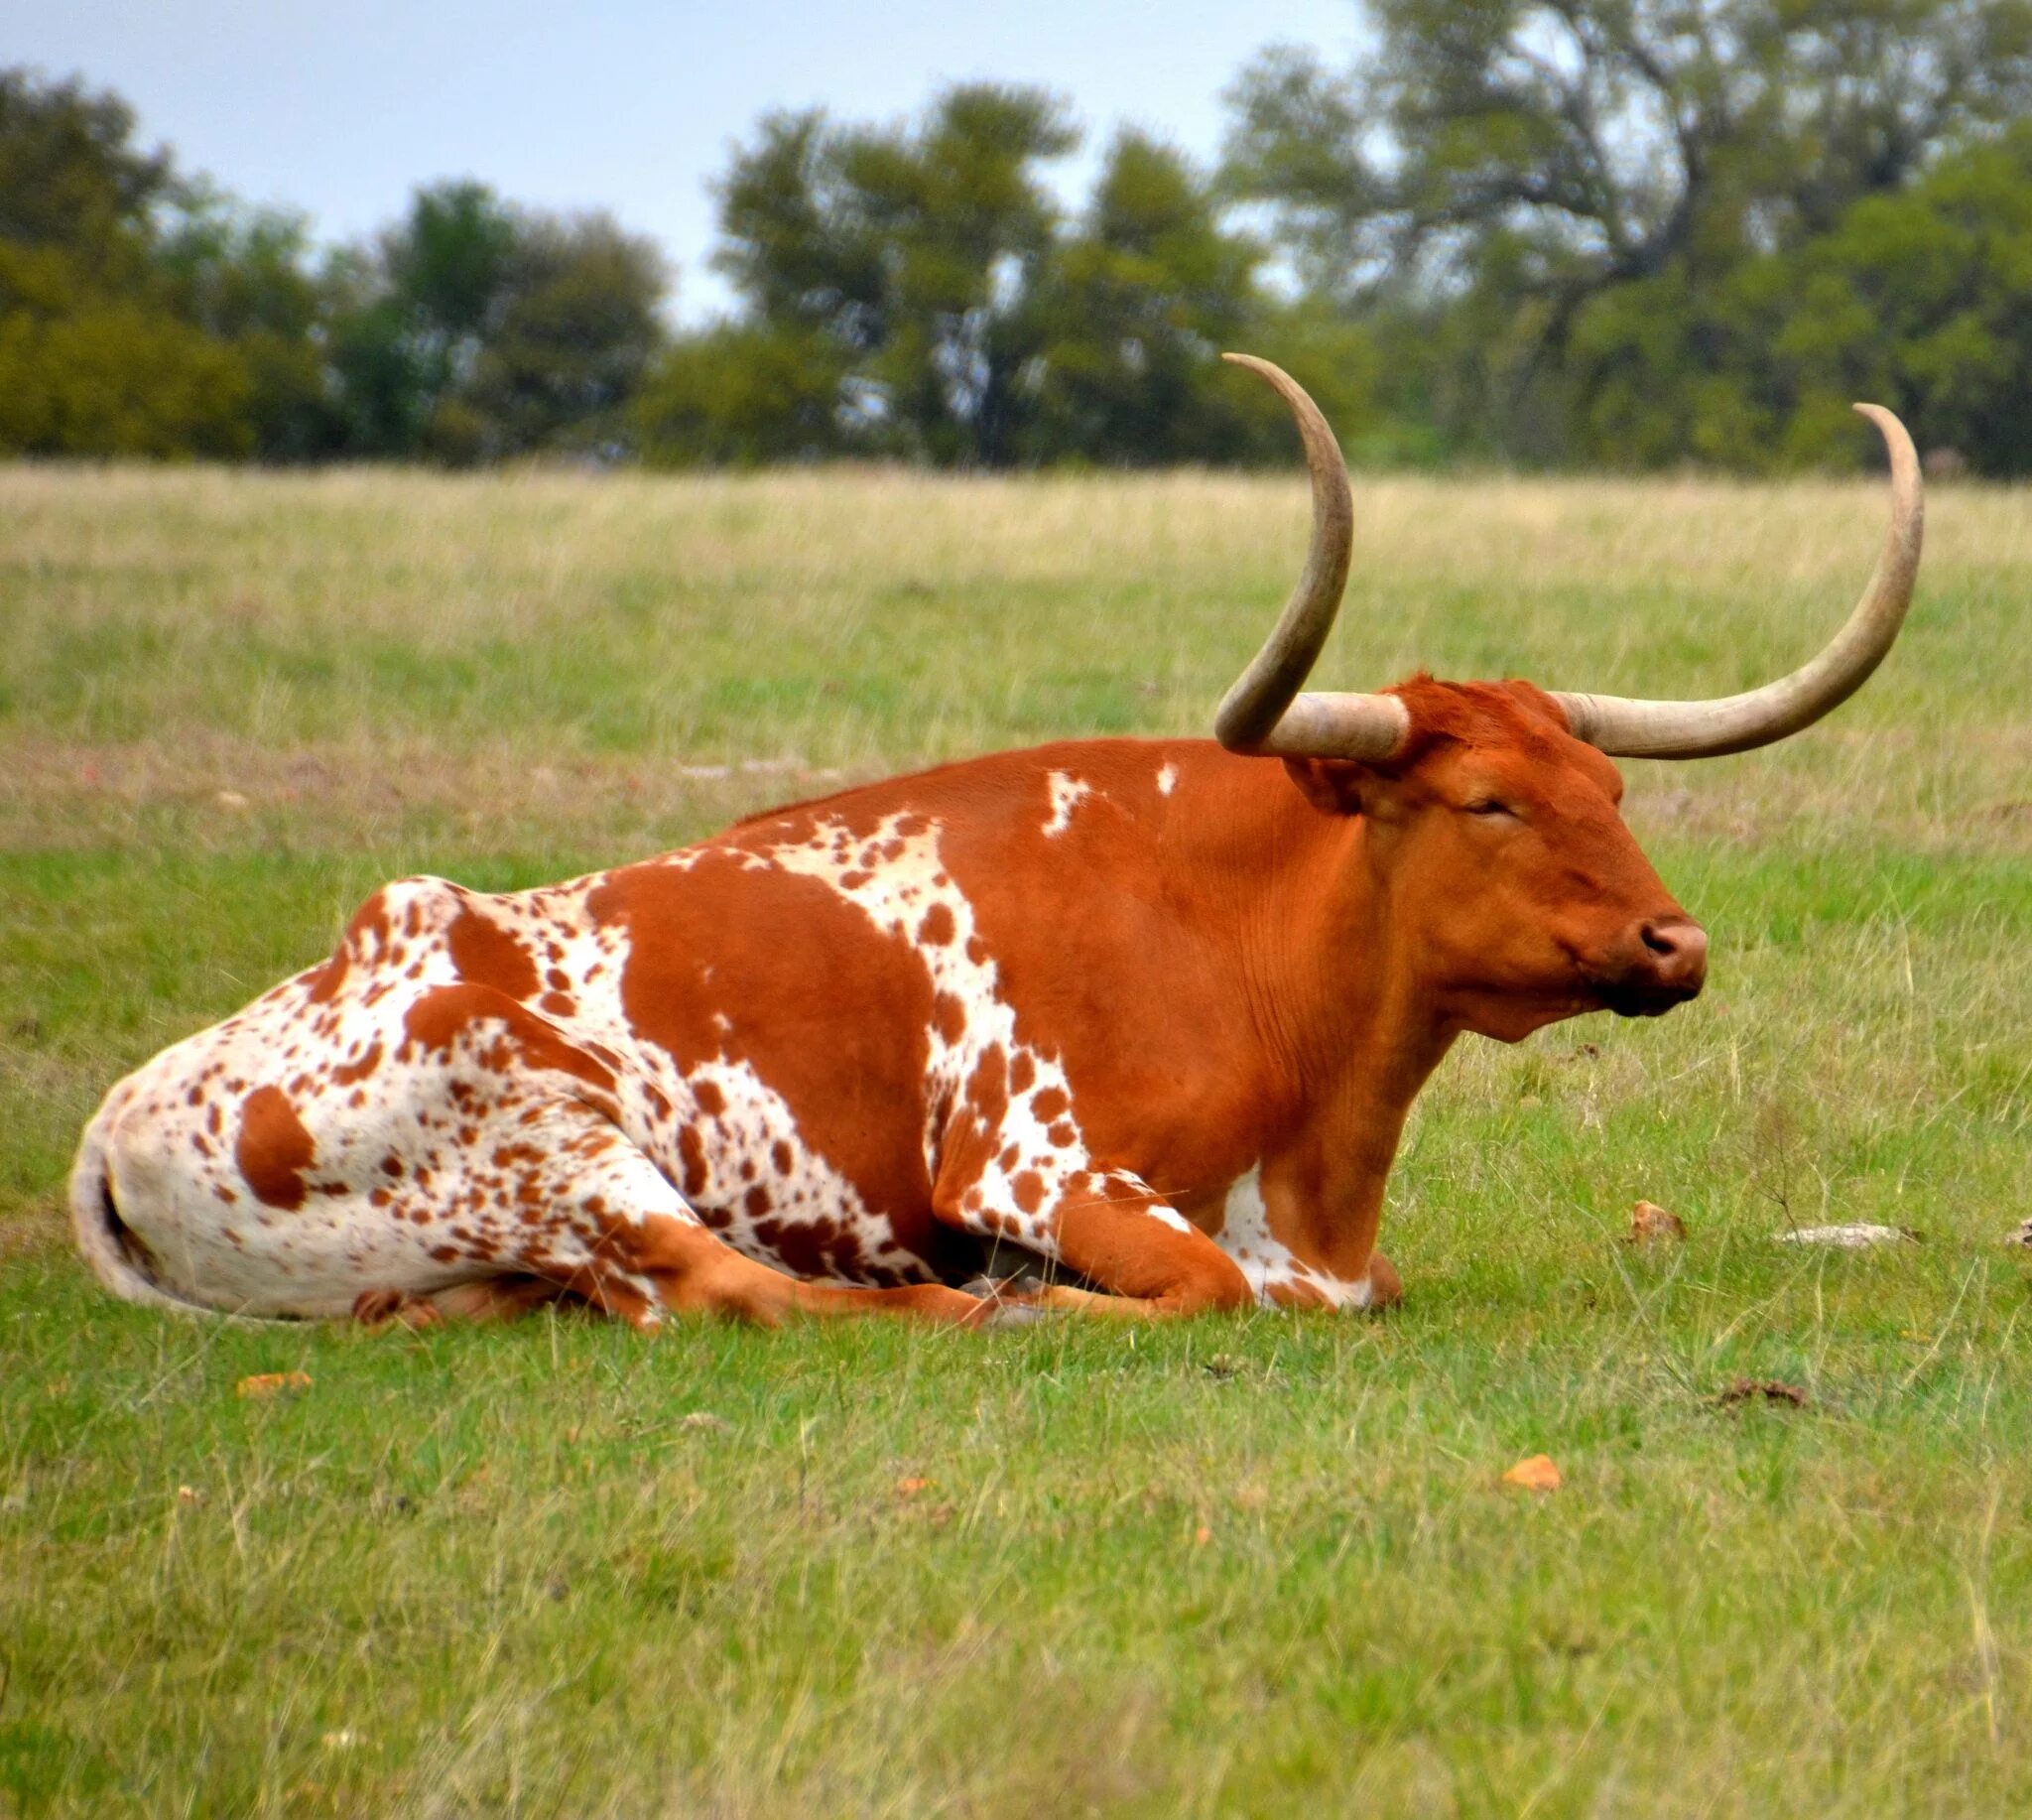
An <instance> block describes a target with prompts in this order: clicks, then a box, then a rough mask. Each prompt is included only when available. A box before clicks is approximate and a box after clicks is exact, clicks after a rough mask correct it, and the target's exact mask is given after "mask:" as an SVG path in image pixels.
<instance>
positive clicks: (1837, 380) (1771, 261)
mask: <svg viewBox="0 0 2032 1820" xmlns="http://www.w3.org/2000/svg"><path fill="white" fill-rule="evenodd" d="M2028 306H2032V125H2020V126H2018V127H2016V128H2014V129H2012V130H2011V131H2010V132H2009V133H2008V134H2006V135H2004V136H2003V137H2001V138H1999V139H1996V140H1988V141H1983V142H1979V143H1977V144H1975V145H1972V146H1969V147H1967V148H1965V149H1964V150H1962V151H1959V152H1956V153H1953V154H1951V155H1949V156H1947V157H1945V158H1944V159H1943V160H1942V161H1941V162H1940V163H1939V165H1937V166H1936V167H1935V168H1934V169H1933V170H1932V171H1931V172H1929V173H1928V174H1927V176H1926V177H1925V178H1923V179H1922V180H1921V181H1920V182H1918V183H1916V184H1914V185H1912V186H1910V187H1909V188H1907V189H1906V190H1904V191H1902V192H1900V193H1898V194H1896V195H1869V196H1864V197H1862V198H1861V199H1859V200H1857V201H1855V202H1853V203H1851V204H1850V205H1849V207H1848V209H1847V211H1846V212H1845V213H1844V214H1843V215H1842V216H1841V217H1840V218H1839V219H1838V220H1837V221H1836V222H1835V224H1834V226H1833V227H1832V229H1831V230H1830V231H1829V232H1827V233H1825V234H1822V235H1819V236H1816V237H1815V238H1813V239H1811V240H1809V241H1807V242H1805V243H1804V244H1803V245H1801V246H1799V247H1797V248H1794V249H1789V250H1786V251H1782V252H1773V253H1767V254H1761V255H1758V256H1755V257H1753V258H1750V259H1746V260H1744V261H1743V262H1741V263H1740V264H1739V265H1738V266H1736V267H1735V268H1733V269H1732V270H1731V271H1730V272H1728V273H1727V274H1726V275H1725V277H1723V278H1722V279H1720V280H1719V281H1717V282H1715V283H1713V284H1710V285H1707V286H1704V287H1699V288H1695V287H1692V286H1690V285H1689V283H1688V282H1687V278H1686V275H1685V273H1684V272H1683V271H1680V270H1674V271H1670V272H1668V273H1666V274H1663V275H1661V276H1660V277H1659V278H1657V279H1654V280H1651V281H1648V282H1647V283H1645V284H1642V285H1635V286H1629V287H1625V288H1623V289H1622V290H1619V291H1617V292H1615V293H1612V294H1609V295H1606V296H1604V297H1601V298H1599V299H1597V300H1596V301H1595V302H1594V303H1593V304H1591V305H1590V306H1589V307H1588V309H1587V310H1586V311H1584V312H1583V313H1582V316H1581V318H1580V320H1579V322H1578V323H1577V325H1576V327H1575V331H1574V337H1573V341H1574V347H1573V358H1574V366H1575V372H1576V383H1577V393H1578V396H1579V398H1580V400H1581V414H1580V421H1579V438H1578V441H1579V447H1580V452H1581V453H1582V454H1583V455H1588V456H1590V457H1592V458H1596V459H1603V458H1606V459H1617V460H1623V461H1636V462H1640V463H1641V462H1650V461H1664V460H1670V459H1675V458H1678V457H1679V456H1680V455H1684V454H1692V455H1699V456H1703V457H1705V458H1708V459H1711V460H1715V461H1719V462H1724V463H1727V464H1729V465H1732V466H1738V467H1753V468H1791V467H1801V466H1823V465H1847V464H1848V463H1849V462H1851V461H1853V460H1854V459H1855V456H1856V452H1857V451H1858V450H1859V449H1860V448H1862V447H1865V446H1866V444H1865V443H1864V441H1863V439H1861V438H1860V437H1859V436H1858V435H1857V433H1856V431H1855V428H1854V419H1853V417H1852V416H1851V415H1850V413H1849V410H1848V401H1849V400H1850V399H1853V398H1874V399H1879V400H1882V401H1883V402H1885V403H1887V404H1890V405H1892V406H1894V407H1895V408H1896V409H1897V410H1898V411H1899V412H1900V413H1901V414H1902V415H1903V416H1904V417H1905V418H1906V420H1907V422H1908V423H1909V425H1910V427H1911V429H1912V431H1913V434H1914V435H1915V437H1917V438H1918V440H1919V441H1920V444H1921V446H1922V447H1941V448H1953V449H1955V450H1957V451H1959V452H1960V453H1961V454H1962V455H1964V456H1966V457H1967V458H1968V459H1969V461H1970V462H1971V463H1972V464H1973V465H1974V466H1975V467H1977V468H1978V469H1980V470H1983V471H1986V472H1991V473H2025V472H2028V471H2032V419H2028V417H2027V414H2026V412H2025V409H2024V401H2025V399H2026V398H2027V397H2028V396H2032V307H2028Z"/></svg>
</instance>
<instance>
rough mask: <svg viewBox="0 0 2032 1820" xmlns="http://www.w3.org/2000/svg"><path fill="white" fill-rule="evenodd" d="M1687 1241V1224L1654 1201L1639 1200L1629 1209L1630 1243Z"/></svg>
mask: <svg viewBox="0 0 2032 1820" xmlns="http://www.w3.org/2000/svg"><path fill="white" fill-rule="evenodd" d="M1686 1241H1687V1226H1686V1222H1685V1221H1684V1220H1682V1219H1681V1218H1680V1217H1679V1216H1678V1215H1677V1214H1673V1213H1668V1212H1667V1211H1666V1210H1665V1209H1664V1208H1662V1207H1660V1206H1659V1205H1658V1203H1657V1202H1656V1201H1639V1202H1638V1203H1637V1204H1636V1206H1635V1207H1633V1208H1631V1209H1630V1243H1631V1244H1633V1245H1674V1244H1685V1243H1686Z"/></svg>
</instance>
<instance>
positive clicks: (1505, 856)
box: [1214, 355, 1923, 1040]
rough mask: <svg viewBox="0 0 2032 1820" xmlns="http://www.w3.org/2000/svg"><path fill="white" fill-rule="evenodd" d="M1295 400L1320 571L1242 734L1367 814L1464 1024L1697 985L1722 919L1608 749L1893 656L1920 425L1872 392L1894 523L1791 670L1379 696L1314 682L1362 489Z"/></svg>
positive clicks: (1383, 867)
mask: <svg viewBox="0 0 2032 1820" xmlns="http://www.w3.org/2000/svg"><path fill="white" fill-rule="evenodd" d="M1228 358H1230V359H1235V360H1239V361H1241V363H1242V364H1245V365H1248V366H1250V367H1253V368H1254V369H1255V370H1256V371H1258V372H1260V373H1262V374H1263V375H1264V377H1266V378H1267V379H1269V380H1270V382H1271V383H1272V384H1273V385H1274V386H1276V387H1277V389H1278V390H1279V391H1280V392H1281V393H1282V394H1283V395H1284V397H1285V399H1286V401H1287V402H1288V403H1289V404H1290V406H1291V409H1292V412H1293V415H1294V416H1295V417H1296V419H1297V421H1298V426H1299V431H1300V434H1301V436H1302V438H1303V440H1304V442H1305V447H1306V457H1307V464H1308V466H1309V468H1310V469H1311V473H1312V481H1313V539H1312V548H1311V551H1310V553H1309V555H1308V559H1307V563H1306V568H1305V573H1304V575H1303V576H1302V577H1301V578H1300V581H1299V585H1298V586H1297V587H1296V588H1295V589H1294V591H1293V593H1292V597H1291V599H1290V601H1289V602H1288V603H1287V604H1286V606H1285V609H1284V613H1283V615H1282V617H1281V618H1280V619H1279V621H1278V623H1277V626H1276V628H1275V630H1274V631H1273V632H1272V633H1271V635H1270V638H1269V640H1268V641H1267V642H1266V643H1265V644H1264V646H1263V649H1262V650H1261V651H1260V652H1258V653H1257V655H1256V658H1255V660H1254V661H1253V662H1252V663H1251V664H1250V666H1249V668H1248V669H1247V670H1246V671H1245V672H1244V673H1243V674H1242V677H1241V679H1240V680H1239V681H1238V682H1237V683H1236V684H1235V686H1234V687H1233V688H1232V689H1231V690H1229V691H1228V693H1227V696H1226V697H1225V699H1224V700H1223V701H1222V702H1221V704H1220V708H1219V711H1218V713H1217V714H1216V715H1215V719H1214V730H1215V733H1216V735H1217V736H1218V738H1219V739H1220V742H1221V743H1222V744H1223V745H1225V746H1227V747H1228V748H1229V749H1230V750H1233V751H1239V752H1248V753H1257V754H1262V755H1264V756H1271V757H1278V758H1282V759H1283V760H1284V762H1285V765H1286V768H1287V769H1288V770H1289V771H1290V773H1291V775H1292V778H1293V780H1294V782H1296V783H1297V785H1298V787H1299V788H1300V789H1301V790H1302V791H1304V793H1305V795H1306V796H1307V798H1308V799H1309V800H1310V801H1311V802H1312V803H1313V804H1314V806H1315V807H1316V808H1318V809H1319V810H1321V811H1322V812H1323V813H1326V814H1332V815H1353V814H1359V815H1360V816H1361V817H1362V818H1363V822H1364V825H1365V836H1366V838H1365V840H1364V842H1363V844H1362V850H1363V854H1364V863H1365V864H1366V865H1367V866H1368V867H1369V868H1370V871H1371V873H1372V882H1373V884H1374V885H1375V887H1376V889H1377V891H1378V893H1379V897H1380V901H1382V902H1383V903H1384V904H1385V905H1386V906H1387V907H1388V910H1389V913H1390V922H1391V926H1392V928H1393V929H1394V930H1395V931H1396V932H1397V939H1399V940H1400V941H1402V942H1404V943H1406V944H1407V945H1408V946H1409V949H1410V953H1409V954H1408V956H1407V957H1406V958H1407V960H1408V961H1409V963H1410V966H1411V968H1412V970H1413V974H1414V975H1415V977H1416V978H1417V979H1418V981H1419V984H1420V988H1421V989H1422V990H1423V991H1425V992H1426V993H1428V994H1429V995H1430V996H1431V997H1432V999H1433V1000H1434V1002H1435V1003H1436V1005H1437V1006H1438V1008H1439V1009H1440V1010H1441V1012H1442V1014H1443V1016H1444V1017H1445V1019H1446V1020H1447V1021H1448V1022H1450V1023H1453V1024H1455V1025H1457V1026H1458V1027H1461V1028H1464V1029H1471V1030H1479V1031H1482V1032H1483V1033H1485V1034H1487V1035H1490V1036H1496V1037H1501V1038H1504V1039H1506V1040H1515V1039H1517V1038H1520V1037H1523V1036H1525V1035H1527V1034H1529V1033H1530V1032H1531V1031H1532V1030H1534V1029H1537V1028H1538V1027H1539V1026H1540V1025H1542V1024H1546V1023H1550V1022H1552V1021H1553V1020H1555V1019H1557V1018H1561V1017H1567V1016H1571V1015H1573V1014H1574V1013H1576V1012H1579V1011H1591V1010H1601V1009H1607V1010H1612V1011H1616V1012H1620V1013H1622V1014H1624V1015H1627V1016H1651V1015H1656V1014H1657V1013H1659V1012H1661V1011H1665V1010H1669V1009H1670V1008H1671V1007H1672V1006H1673V1005H1675V1004H1679V1003H1682V1002H1683V1001H1685V1000H1686V999H1689V998H1691V997H1693V996H1694V995H1695V994H1696V993H1697V992H1699V991H1700V989H1701V984H1702V981H1703V979H1704V978H1705V976H1706V974H1707V954H1708V939H1707V936H1706V934H1705V933H1704V932H1703V931H1702V929H1701V927H1700V925H1699V924H1698V923H1696V922H1695V921H1694V920H1693V918H1691V917H1690V916H1688V915H1687V913H1686V912H1685V911H1684V910H1682V909H1681V908H1680V906H1679V905H1678V904H1677V903H1676V902H1674V901H1673V898H1672V896H1671V894H1670V893H1669V892H1668V891H1667V890H1666V889H1665V886H1664V885H1663V884H1662V883H1661V882H1660V880H1659V877H1658V874H1657V873H1656V872H1655V871H1654V870H1652V867H1651V864H1650V861H1649V860H1647V859H1646V858H1645V857H1644V855H1643V853H1642V851H1641V850H1640V849H1639V848H1638V846H1637V844H1636V842H1635V841H1634V840H1633V839H1632V838H1631V835H1630V832H1629V830H1628V829H1627V828H1626V827H1625V826H1624V825H1623V821H1622V817H1621V814H1620V812H1619V809H1618V804H1619V802H1620V800H1621V797H1622V781H1621V779H1620V777H1619V776H1618V775H1617V772H1616V768H1615V766H1614V765H1613V764H1611V763H1610V762H1609V756H1608V755H1609V754H1612V753H1613V754H1626V755H1632V756H1643V757H1650V758H1699V757H1706V756H1710V755H1713V754H1716V753H1722V752H1738V751H1744V750H1747V749H1748V748H1750V747H1752V746H1758V745H1765V744H1768V743H1769V742H1771V741H1772V740H1775V739H1782V738H1784V737H1785V736H1786V735H1787V734H1788V733H1794V732H1797V731H1799V730H1800V729H1801V728H1802V727H1804V726H1808V725H1810V724H1811V723H1812V722H1813V721H1815V720H1817V719H1819V718H1820V717H1821V715H1824V714H1826V713H1828V712H1829V710H1831V709H1833V708H1835V707H1837V706H1838V705H1839V704H1840V703H1842V702H1843V701H1845V700H1846V699H1847V698H1848V697H1849V696H1850V695H1851V694H1853V693H1854V691H1855V690H1857V689H1858V688H1860V687H1861V686H1862V683H1863V682H1864V680H1865V679H1866V678H1867V677H1868V676H1869V674H1870V672H1871V671H1872V670H1874V669H1875V668H1876V666H1877V664H1878V663H1879V662H1880V661H1881V660H1882V658H1883V656H1884V654H1885V653H1886V652H1887V651H1888V650H1889V649H1890V647H1891V643H1892V641H1893V640H1894V639H1895V638H1896V637H1897V635H1898V628H1899V626H1900V625H1901V624H1902V623H1903V621H1904V617H1905V610H1906V608H1907V606H1908V605H1909V604H1910V602H1911V598H1912V586H1913V581H1914V578H1915V577H1916V575H1917V572H1918V567H1919V551H1920V540H1921V531H1922V519H1923V506H1922V500H1921V494H1920V478H1919V463H1918V459H1917V457H1916V455H1914V452H1913V448H1912V442H1911V439H1910V438H1909V437H1908V436H1907V435H1906V434H1905V430H1904V426H1903V425H1901V424H1900V423H1899V422H1898V420H1897V419H1896V418H1895V417H1893V416H1892V415H1891V414H1890V412H1888V411H1885V410H1882V409H1881V408H1879V407H1878V406H1875V405H1858V406H1857V407H1856V409H1857V410H1858V411H1861V412H1862V413H1863V414H1864V415H1865V416H1867V417H1869V418H1870V419H1871V421H1872V422H1874V423H1875V424H1876V426H1877V428H1878V430H1879V431H1880V432H1881V433H1882V435H1883V438H1884V442H1885V445H1886V447H1887V448H1888V450H1889V453H1890V460H1891V503H1892V510H1891V526H1890V530H1889V533H1888V535H1887V536H1886V539H1885V542H1884V548H1883V552H1882V555H1881V556H1880V558H1879V560H1878V563H1877V567H1876V571H1875V573H1874V574H1873V575H1872V576H1871V578H1870V581H1869V584H1868V585H1867V586H1866V587H1865V588H1864V590H1863V594H1862V598H1861V599H1860V601H1858V602H1857V604H1856V607H1855V610H1854V611H1853V612H1852V613H1851V614H1850V615H1849V617H1848V620H1847V622H1846V623H1845V624H1844V625H1843V626H1842V630H1841V631H1840V632H1838V633H1837V634H1836V635H1835V638H1834V640H1833V641H1832V642H1831V643H1830V644H1829V645H1828V646H1827V648H1826V649H1825V650H1823V651H1822V652H1821V653H1820V655H1819V656H1817V657H1815V658H1814V659H1813V660H1812V662H1810V663H1808V664H1806V665H1805V666H1804V667H1802V668H1801V669H1799V670H1797V671H1794V672H1793V673H1792V674H1791V675H1790V676H1786V677H1781V678H1780V679H1779V680H1778V681H1776V682H1773V683H1767V684H1765V685H1764V686H1763V687H1762V688H1760V689H1753V690H1749V691H1747V692H1745V693H1744V694H1742V695H1737V696H1729V697H1726V698H1723V699H1721V700H1718V701H1707V702H1650V701H1632V700H1627V699H1625V698H1622V697H1616V696H1595V695H1571V694H1548V693H1546V692H1545V691H1543V690H1539V689H1536V688H1534V687H1533V686H1532V685H1530V684H1528V683H1519V682H1508V683H1441V682H1436V681H1434V680H1433V679H1432V678H1430V677H1424V676H1421V677H1418V678H1415V679H1413V680H1412V681H1411V682H1409V683H1406V684H1402V685H1400V686H1399V687H1397V688H1395V689H1391V690H1388V691H1386V692H1384V693H1383V694H1380V695H1325V694H1310V693H1309V694H1300V693H1299V692H1300V690H1301V688H1302V686H1303V685H1304V683H1305V680H1306V677H1307V675H1308V674H1309V673H1310V671H1311V669H1312V666H1313V662H1314V660H1315V658H1317V657H1318V655H1319V652H1320V647H1321V646H1322V645H1323V644H1324V643H1325V641H1326V637H1327V634H1328V632H1329V631H1330V630H1331V629H1332V627H1333V623H1334V613H1335V612H1336V611H1337V609H1338V607H1339V603H1340V595H1341V591H1342V589H1343V588H1344V586H1345V585H1346V580H1347V563H1348V553H1349V548H1350V543H1351V535H1352V526H1353V510H1352V505H1351V503H1350V501H1349V498H1348V492H1347V471H1346V467H1345V465H1344V463H1343V462H1342V460H1341V458H1340V451H1339V448H1338V446H1337V445H1336V444H1335V443H1334V435H1333V432H1332V431H1331V430H1330V429H1329V428H1328V427H1327V424H1326V421H1325V420H1324V419H1323V418H1322V417H1321V416H1320V414H1319V411H1318V410H1317V408H1315V406H1314V405H1313V402H1312V400H1311V399H1309V398H1308V397H1307V396H1306V394H1305V393H1304V391H1303V390H1301V389H1300V387H1299V386H1298V385H1297V383H1296V382H1295V381H1293V380H1292V379H1291V378H1290V377H1289V376H1288V375H1286V374H1284V373H1282V372H1280V371H1279V370H1278V369H1277V368H1276V367H1274V366H1271V365H1270V364H1269V363H1268V362H1267V361H1260V360H1251V359H1248V358H1247V357H1246V356H1240V355H1229V356H1228Z"/></svg>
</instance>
